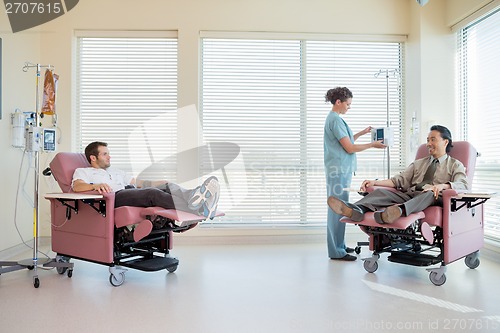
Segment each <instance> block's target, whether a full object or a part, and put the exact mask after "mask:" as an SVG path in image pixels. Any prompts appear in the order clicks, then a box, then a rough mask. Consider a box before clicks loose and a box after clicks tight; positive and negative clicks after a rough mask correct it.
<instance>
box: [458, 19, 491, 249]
mask: <svg viewBox="0 0 500 333" xmlns="http://www.w3.org/2000/svg"><path fill="white" fill-rule="evenodd" d="M499 35H500V9H496V10H495V11H493V12H492V13H490V14H488V15H486V16H484V17H482V18H480V19H478V20H476V21H474V22H472V23H470V24H469V25H468V26H466V27H464V28H463V29H461V30H460V31H458V33H457V37H458V57H457V58H458V71H459V73H458V74H459V75H458V77H459V103H458V104H459V107H460V110H459V112H460V120H461V122H460V127H461V135H462V138H463V139H464V140H467V141H470V142H471V143H472V144H473V145H474V146H475V147H476V149H477V150H478V151H479V152H480V153H481V156H480V157H479V158H478V159H477V164H476V172H475V176H474V183H473V187H472V189H473V190H474V191H478V192H485V191H491V192H498V191H499V189H500V146H499V145H498V138H499V136H498V133H499V131H500V115H499V113H498V105H499V103H500V97H499V95H498V91H499V90H500V76H498V75H494V74H493V73H499V70H500V65H499V63H498V59H499V58H500V44H499V43H498V36H499ZM484 228H485V235H486V237H489V238H493V239H495V240H499V241H500V198H499V197H493V198H492V199H490V200H488V201H487V202H486V204H485V224H484Z"/></svg>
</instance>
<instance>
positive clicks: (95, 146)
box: [85, 141, 108, 163]
mask: <svg viewBox="0 0 500 333" xmlns="http://www.w3.org/2000/svg"><path fill="white" fill-rule="evenodd" d="M107 146H108V144H107V143H106V142H101V141H94V142H91V143H89V144H88V145H87V147H85V157H86V158H87V161H89V163H90V156H92V155H94V156H95V157H97V156H98V155H99V147H107Z"/></svg>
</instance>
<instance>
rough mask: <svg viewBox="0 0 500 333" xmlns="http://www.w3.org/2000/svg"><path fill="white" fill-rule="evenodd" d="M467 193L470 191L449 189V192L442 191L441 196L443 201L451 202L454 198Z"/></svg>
mask: <svg viewBox="0 0 500 333" xmlns="http://www.w3.org/2000/svg"><path fill="white" fill-rule="evenodd" d="M467 192H469V191H468V190H455V189H448V190H443V191H441V195H442V196H443V201H444V200H450V199H451V198H452V197H455V196H457V195H459V194H461V193H467Z"/></svg>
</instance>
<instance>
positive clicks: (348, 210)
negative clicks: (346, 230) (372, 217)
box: [328, 196, 364, 222]
mask: <svg viewBox="0 0 500 333" xmlns="http://www.w3.org/2000/svg"><path fill="white" fill-rule="evenodd" d="M328 206H329V207H330V208H331V209H332V210H333V211H334V212H335V213H336V214H339V215H342V216H345V217H348V218H350V219H351V220H353V221H355V222H360V221H363V218H364V214H363V213H362V212H361V210H357V209H355V208H352V207H350V206H348V205H347V204H346V203H345V202H344V201H342V200H340V199H338V198H336V197H334V196H331V197H328Z"/></svg>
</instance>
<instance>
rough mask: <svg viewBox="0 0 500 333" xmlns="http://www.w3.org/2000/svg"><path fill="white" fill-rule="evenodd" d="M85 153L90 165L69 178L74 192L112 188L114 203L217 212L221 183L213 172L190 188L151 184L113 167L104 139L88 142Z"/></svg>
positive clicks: (103, 191)
mask: <svg viewBox="0 0 500 333" xmlns="http://www.w3.org/2000/svg"><path fill="white" fill-rule="evenodd" d="M85 156H86V157H87V160H88V161H89V163H90V165H91V166H90V167H87V168H78V169H76V170H75V172H74V174H73V181H72V188H73V191H75V192H85V191H98V192H99V193H100V194H102V193H109V192H115V207H121V206H135V207H153V206H159V207H163V208H165V209H178V210H183V211H187V212H191V213H194V214H197V215H204V216H205V217H206V218H213V217H214V215H215V213H216V210H217V204H218V201H219V191H220V186H219V182H218V180H217V178H216V177H214V176H211V177H208V178H207V179H206V180H205V181H204V182H203V184H202V185H201V186H198V187H196V188H195V189H190V190H189V189H184V188H182V187H181V186H179V185H177V184H174V183H166V182H165V181H161V182H155V183H154V184H153V183H151V182H150V181H136V179H134V178H132V177H131V176H128V175H127V174H126V173H125V172H124V171H123V170H120V169H116V168H112V167H111V166H110V165H111V163H110V159H111V157H110V155H109V149H108V144H107V143H105V142H99V141H95V142H92V143H90V144H89V145H88V146H87V147H86V148H85ZM148 183H151V184H148ZM165 184H166V186H165ZM146 185H148V186H149V185H153V187H146ZM154 185H161V186H158V187H154ZM160 187H161V189H160Z"/></svg>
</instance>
